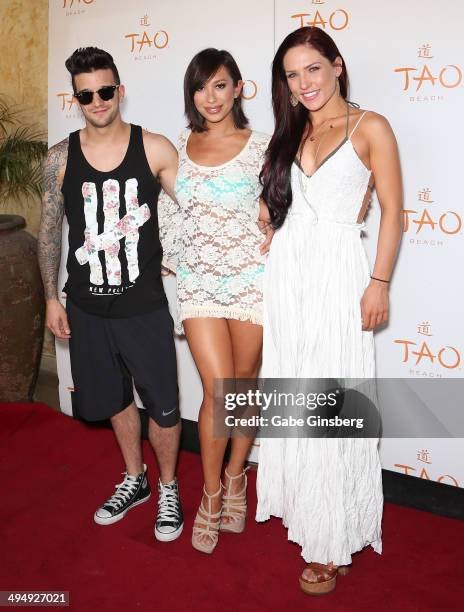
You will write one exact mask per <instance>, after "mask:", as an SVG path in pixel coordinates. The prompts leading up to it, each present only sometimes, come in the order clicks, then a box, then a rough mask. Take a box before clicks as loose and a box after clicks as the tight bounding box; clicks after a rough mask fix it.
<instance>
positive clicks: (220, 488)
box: [203, 481, 222, 499]
mask: <svg viewBox="0 0 464 612" xmlns="http://www.w3.org/2000/svg"><path fill="white" fill-rule="evenodd" d="M221 491H222V482H221V481H219V491H216V493H213V495H210V494H209V493H207V491H206V487H205V485H203V493H204V494H205V495H206V497H207V498H208V499H212V498H213V497H217V496H218V495H219V493H221Z"/></svg>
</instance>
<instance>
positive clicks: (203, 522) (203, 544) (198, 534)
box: [192, 483, 222, 554]
mask: <svg viewBox="0 0 464 612" xmlns="http://www.w3.org/2000/svg"><path fill="white" fill-rule="evenodd" d="M221 492H222V483H220V485H219V491H218V492H217V493H215V494H214V495H208V493H207V492H206V489H205V486H204V485H203V494H204V495H205V496H206V498H207V500H208V510H206V508H205V507H204V505H203V499H202V500H201V504H200V507H199V508H198V512H197V515H196V517H195V521H194V523H193V532H192V546H193V548H195V549H196V550H199V551H200V552H204V553H208V554H211V553H212V552H213V550H214V549H215V548H216V545H217V542H218V536H219V522H220V518H221V514H222V508H221V509H220V510H219V512H215V513H213V512H212V511H211V508H212V502H211V500H212V499H214V498H215V497H218V496H219V495H220V494H221ZM204 536H208V539H207V540H206V541H205V538H204Z"/></svg>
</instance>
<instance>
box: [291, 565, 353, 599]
mask: <svg viewBox="0 0 464 612" xmlns="http://www.w3.org/2000/svg"><path fill="white" fill-rule="evenodd" d="M305 569H310V570H311V571H312V572H313V573H314V574H315V576H316V580H315V581H314V582H310V581H309V580H306V578H303V575H301V576H300V587H301V590H302V591H303V592H304V593H306V594H307V595H326V594H327V593H330V592H331V591H333V590H334V589H335V587H336V585H337V575H338V574H340V576H346V574H348V572H349V571H350V568H349V566H348V565H340V566H338V567H337V566H335V567H332V568H329V567H328V566H327V565H323V564H322V563H308V565H307V566H306V567H305Z"/></svg>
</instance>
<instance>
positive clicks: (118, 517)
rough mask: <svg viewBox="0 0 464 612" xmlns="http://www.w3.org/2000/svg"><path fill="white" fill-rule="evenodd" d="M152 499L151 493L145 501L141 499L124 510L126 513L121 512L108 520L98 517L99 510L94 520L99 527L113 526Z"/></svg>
mask: <svg viewBox="0 0 464 612" xmlns="http://www.w3.org/2000/svg"><path fill="white" fill-rule="evenodd" d="M150 497H151V493H150V494H149V495H147V496H146V497H144V498H143V499H140V500H139V501H136V502H135V503H133V504H131V505H130V506H129V507H128V508H126V509H125V510H124V512H121V513H120V514H116V516H109V517H108V518H104V517H101V516H97V512H98V510H97V512H95V514H94V515H93V520H94V521H95V522H96V523H97V524H98V525H113V524H114V523H117V522H118V521H120V520H121V519H123V518H124V517H125V516H126V514H127V513H128V512H129V510H132V508H135V507H136V506H140V504H143V503H144V502H146V501H148V500H149V499H150Z"/></svg>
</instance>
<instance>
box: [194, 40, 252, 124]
mask: <svg viewBox="0 0 464 612" xmlns="http://www.w3.org/2000/svg"><path fill="white" fill-rule="evenodd" d="M221 66H224V68H225V69H226V70H227V72H228V73H229V74H230V77H231V79H232V81H233V82H234V86H236V85H237V84H238V82H239V81H241V80H242V75H241V73H240V70H239V67H238V66H237V62H236V61H235V60H234V58H233V57H232V55H231V54H230V53H229V52H228V51H224V50H219V49H213V48H212V47H210V48H209V49H203V51H200V52H199V53H197V54H196V55H195V57H194V58H193V59H192V61H191V62H190V64H189V65H188V67H187V71H186V73H185V77H184V103H185V116H186V117H187V120H188V127H189V128H190V129H191V130H192V131H193V132H205V131H206V130H207V128H206V127H205V123H206V121H205V118H204V117H202V115H201V114H200V113H199V112H198V111H197V109H196V107H195V103H194V101H193V96H194V95H195V92H196V91H197V89H198V88H199V87H203V86H204V84H205V83H206V82H207V81H209V79H210V78H211V77H212V76H214V75H215V74H216V72H217V71H218V70H219V68H220V67H221ZM232 116H233V119H234V125H235V127H236V128H237V129H239V130H241V129H243V128H245V127H246V126H247V125H248V119H247V118H246V116H245V113H244V112H243V108H242V97H241V96H238V97H237V98H235V100H234V106H233V108H232Z"/></svg>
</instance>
